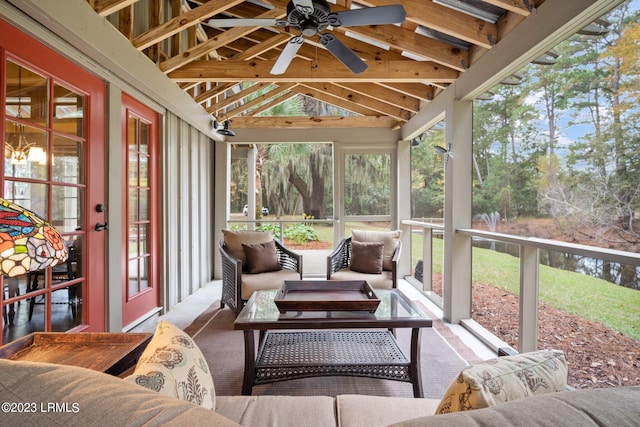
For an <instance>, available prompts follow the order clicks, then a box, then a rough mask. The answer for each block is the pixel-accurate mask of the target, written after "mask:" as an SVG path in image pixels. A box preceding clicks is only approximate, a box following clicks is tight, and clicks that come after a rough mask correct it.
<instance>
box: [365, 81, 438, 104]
mask: <svg viewBox="0 0 640 427" xmlns="http://www.w3.org/2000/svg"><path fill="white" fill-rule="evenodd" d="M376 84H378V85H380V86H383V87H386V88H389V89H392V90H395V91H396V92H400V93H404V94H405V95H408V96H411V97H414V98H417V99H419V100H421V101H427V102H428V101H431V100H432V99H433V97H434V95H435V94H434V90H433V86H429V85H425V84H422V83H383V82H377V83H376Z"/></svg>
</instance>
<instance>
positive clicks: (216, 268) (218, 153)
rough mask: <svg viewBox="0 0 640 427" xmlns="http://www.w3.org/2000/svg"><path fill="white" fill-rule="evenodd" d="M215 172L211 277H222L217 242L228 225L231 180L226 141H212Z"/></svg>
mask: <svg viewBox="0 0 640 427" xmlns="http://www.w3.org/2000/svg"><path fill="white" fill-rule="evenodd" d="M214 157H215V173H214V181H215V183H214V194H215V196H216V197H215V205H214V206H215V209H214V212H213V216H214V217H213V222H214V227H213V235H214V239H213V240H214V244H215V248H214V251H213V254H214V257H215V262H214V263H213V278H214V279H220V278H221V277H222V263H221V262H220V252H219V250H218V242H219V241H220V239H222V230H223V229H226V228H227V227H228V222H227V220H228V219H229V218H228V213H229V207H230V205H231V200H230V194H231V192H230V191H229V187H230V182H231V144H229V143H226V142H215V143H214Z"/></svg>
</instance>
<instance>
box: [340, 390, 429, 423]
mask: <svg viewBox="0 0 640 427" xmlns="http://www.w3.org/2000/svg"><path fill="white" fill-rule="evenodd" d="M439 402H440V400H439V399H415V398H412V397H383V396H369V395H361V394H342V395H339V396H337V397H336V410H337V412H338V425H339V426H341V427H376V426H386V425H389V424H391V423H396V422H399V421H402V420H407V419H412V418H417V417H424V416H427V415H433V414H434V413H435V411H436V408H437V407H438V403H439Z"/></svg>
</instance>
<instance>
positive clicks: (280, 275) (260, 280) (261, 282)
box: [241, 268, 300, 300]
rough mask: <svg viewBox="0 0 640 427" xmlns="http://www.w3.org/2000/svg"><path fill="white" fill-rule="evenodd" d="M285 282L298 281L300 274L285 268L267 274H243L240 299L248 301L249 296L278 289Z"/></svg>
mask: <svg viewBox="0 0 640 427" xmlns="http://www.w3.org/2000/svg"><path fill="white" fill-rule="evenodd" d="M285 280H300V274H299V273H298V272H297V271H293V270H288V269H286V268H283V269H282V270H278V271H270V272H268V273H260V274H243V275H242V295H241V298H242V299H243V300H248V299H249V297H251V294H253V293H254V292H255V291H259V290H260V291H264V290H267V289H279V288H280V286H282V282H283V281H285Z"/></svg>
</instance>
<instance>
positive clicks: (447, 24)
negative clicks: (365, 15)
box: [359, 0, 498, 49]
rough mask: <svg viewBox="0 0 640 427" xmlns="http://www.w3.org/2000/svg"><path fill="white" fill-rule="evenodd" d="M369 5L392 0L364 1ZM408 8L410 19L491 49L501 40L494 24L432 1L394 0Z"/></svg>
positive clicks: (379, 4) (382, 4)
mask: <svg viewBox="0 0 640 427" xmlns="http://www.w3.org/2000/svg"><path fill="white" fill-rule="evenodd" d="M359 3H362V4H364V5H366V6H369V7H376V6H385V5H388V4H389V0H361V1H359ZM395 3H396V4H401V5H402V6H403V7H404V9H405V10H406V11H407V21H410V22H413V23H415V24H418V25H422V26H424V27H428V28H432V29H434V30H436V31H439V32H441V33H444V34H447V35H450V36H452V37H456V38H458V39H461V40H464V41H466V42H469V43H472V44H474V45H477V46H481V47H483V48H485V49H491V48H492V47H493V45H494V44H495V43H496V42H497V41H498V29H497V26H496V25H495V24H492V23H490V22H486V21H483V20H482V19H478V18H474V17H472V16H469V15H466V14H464V13H460V12H457V11H455V10H453V9H451V8H448V7H446V6H442V5H439V4H437V3H433V2H431V1H415V0H395Z"/></svg>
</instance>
